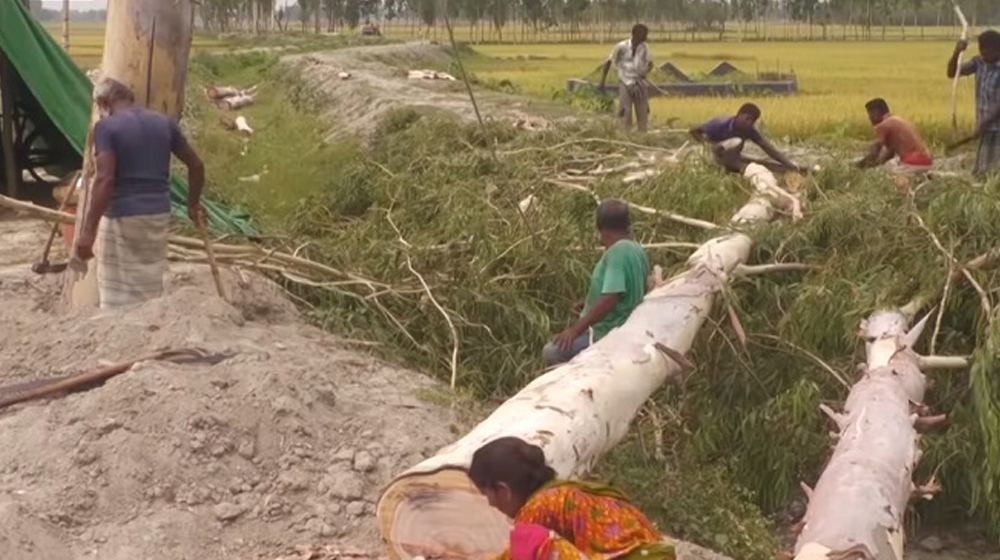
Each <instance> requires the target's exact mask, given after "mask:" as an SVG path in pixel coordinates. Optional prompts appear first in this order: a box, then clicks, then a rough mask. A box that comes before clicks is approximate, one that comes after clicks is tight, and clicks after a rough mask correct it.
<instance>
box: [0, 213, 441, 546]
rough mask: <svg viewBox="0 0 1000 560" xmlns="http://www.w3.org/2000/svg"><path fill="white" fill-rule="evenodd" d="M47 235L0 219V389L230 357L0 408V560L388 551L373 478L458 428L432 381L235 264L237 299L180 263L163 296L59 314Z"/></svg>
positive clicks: (40, 228) (36, 226)
mask: <svg viewBox="0 0 1000 560" xmlns="http://www.w3.org/2000/svg"><path fill="white" fill-rule="evenodd" d="M15 232H16V236H17V241H18V242H17V244H16V245H15V244H12V243H7V241H8V239H11V240H13V239H14V237H13V236H14V233H15ZM46 235H47V227H46V226H44V225H42V224H40V223H37V222H26V221H6V222H0V236H2V237H3V239H4V240H5V243H4V249H3V250H2V251H0V259H2V260H0V300H2V301H3V305H2V306H0V329H2V332H0V337H2V339H3V344H2V348H0V364H2V368H0V386H2V385H8V384H10V383H13V382H18V381H24V380H28V379H37V378H42V377H47V376H52V375H58V374H62V373H71V372H78V371H82V370H87V369H92V368H94V367H95V366H98V365H99V364H100V363H101V362H103V361H112V362H117V361H125V360H131V359H135V358H136V357H139V356H141V355H144V354H148V353H150V352H152V351H155V350H157V349H160V348H189V347H198V348H203V349H205V350H208V351H210V352H213V353H225V354H231V357H230V358H228V359H226V360H225V361H223V362H221V363H219V364H218V365H214V366H210V365H191V364H189V365H176V364H171V363H163V362H144V363H140V364H138V365H136V366H135V367H133V368H132V370H131V371H129V372H128V373H126V374H124V375H121V376H118V377H116V378H113V379H111V380H110V381H108V382H107V383H106V384H105V385H104V386H102V387H99V388H96V389H93V390H91V391H88V392H85V393H77V394H72V395H69V396H66V397H64V398H59V399H55V400H52V401H49V402H37V403H30V404H25V405H18V406H15V407H12V408H9V409H6V410H2V411H0V558H3V559H4V560H21V559H31V560H38V559H39V558H44V559H46V560H59V559H71V558H101V559H106V560H117V559H122V560H125V559H129V560H137V559H145V558H149V559H159V558H163V559H167V558H169V559H173V560H181V559H195V558H198V559H204V558H260V557H265V558H273V557H275V556H276V555H278V554H283V553H287V552H288V551H290V550H291V549H292V547H293V546H294V545H298V544H302V543H317V542H319V543H329V542H337V543H343V544H344V545H345V546H347V545H351V546H355V547H360V548H361V549H364V550H370V551H377V550H379V546H378V537H377V531H376V528H375V519H374V516H373V515H372V514H373V511H374V501H375V500H376V498H377V496H378V491H379V489H380V488H381V487H382V485H383V484H384V483H385V482H386V481H387V480H388V479H389V478H390V477H391V476H392V474H393V473H398V472H400V471H401V470H402V469H403V468H404V467H406V466H409V465H411V464H414V463H416V462H418V461H420V460H421V459H422V458H423V457H425V456H428V455H429V454H431V453H432V452H433V451H434V450H436V449H437V448H439V447H440V446H442V445H444V444H447V443H449V442H450V440H451V439H453V438H454V436H453V435H452V434H450V433H449V430H448V429H447V427H446V426H447V418H448V412H447V411H446V410H442V409H440V408H439V407H438V406H436V405H433V404H429V403H428V402H427V400H428V397H433V395H434V393H435V391H437V388H436V385H435V383H434V382H432V381H431V380H429V379H427V378H425V377H423V376H421V375H419V374H416V373H413V372H408V371H403V370H400V369H398V368H395V367H392V366H388V365H386V364H383V363H381V362H379V361H377V360H375V359H374V358H371V357H368V356H365V355H363V354H359V353H356V352H352V351H348V350H346V349H345V345H344V344H342V343H340V342H338V341H337V339H335V338H333V337H331V336H330V335H328V334H326V333H324V332H322V331H319V330H317V329H315V328H312V327H309V326H306V325H305V324H304V323H303V321H302V320H301V319H300V318H299V317H298V316H297V313H296V310H295V308H294V307H293V306H292V305H291V304H290V303H289V302H288V301H287V300H286V299H284V297H283V296H282V294H281V293H280V291H279V289H278V288H277V287H275V286H274V285H273V284H270V283H269V282H267V281H265V280H263V279H261V278H258V277H249V278H247V281H246V282H242V281H241V279H240V278H239V277H237V276H235V275H232V276H227V278H226V280H227V284H228V286H227V288H228V293H229V294H232V295H231V296H230V299H231V300H232V301H233V302H234V303H233V304H230V303H226V302H224V301H222V300H220V299H219V298H218V297H216V296H215V294H214V287H213V285H212V281H211V277H210V274H209V273H208V271H207V269H202V268H197V267H191V266H181V267H174V268H172V270H171V272H170V275H169V288H168V294H167V295H166V296H165V297H164V298H162V299H159V300H155V301H151V302H148V303H146V304H144V305H142V306H140V307H138V308H136V309H132V310H128V311H126V312H117V313H109V312H100V311H97V310H92V311H86V312H73V313H66V312H62V311H59V309H60V308H59V307H58V306H57V305H54V302H58V298H59V291H60V285H61V282H60V279H59V278H57V277H41V278H40V277H38V276H36V275H34V274H33V273H32V272H31V271H30V269H29V266H30V263H31V262H33V261H34V260H36V259H37V258H38V252H40V248H41V246H42V245H43V244H44V238H45V236H46ZM9 236H10V237H9ZM18 247H19V248H21V250H20V251H17V250H15V249H16V248H18ZM0 391H2V389H0ZM422 397H423V399H422ZM431 400H433V399H431Z"/></svg>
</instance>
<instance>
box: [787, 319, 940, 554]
mask: <svg viewBox="0 0 1000 560" xmlns="http://www.w3.org/2000/svg"><path fill="white" fill-rule="evenodd" d="M926 322H927V318H924V319H923V320H922V321H920V322H919V323H918V324H917V325H915V326H914V327H913V328H912V329H909V330H907V327H908V325H909V318H908V317H907V316H906V315H905V314H904V313H903V312H901V311H878V312H876V313H873V314H872V315H871V316H870V317H869V318H868V320H867V321H864V322H863V323H862V325H861V336H862V337H863V338H864V340H865V350H866V353H867V368H866V370H865V372H864V374H863V375H862V377H861V379H860V380H859V381H858V382H857V383H856V384H855V385H854V386H853V387H852V389H851V392H850V394H849V395H848V396H847V402H846V403H845V404H844V411H843V412H840V413H837V412H834V411H833V410H831V409H829V408H826V407H823V410H824V412H825V413H826V414H827V415H828V416H830V418H831V419H832V420H833V422H834V423H836V425H837V428H838V430H839V432H840V436H839V438H838V443H837V446H836V448H835V449H834V452H833V456H832V457H831V458H830V461H829V463H827V466H826V468H825V469H824V470H823V474H822V475H821V476H820V479H819V482H818V483H817V484H816V488H815V490H812V491H811V493H810V494H811V495H810V496H809V507H808V509H807V510H806V515H805V518H803V520H802V522H803V526H802V532H801V534H800V535H799V538H798V541H797V542H796V545H795V560H821V559H822V560H826V559H827V558H854V557H855V556H851V554H852V553H853V554H856V557H858V558H874V559H878V560H902V558H903V543H904V540H905V539H904V536H903V516H904V513H905V511H906V508H907V506H908V504H909V502H910V499H911V495H913V493H914V484H913V482H912V474H913V468H914V466H915V465H916V463H917V461H918V460H919V457H920V450H919V447H918V442H919V436H918V435H917V432H916V430H915V429H914V424H915V423H916V421H917V420H918V419H919V417H918V415H917V414H914V413H913V407H914V406H917V405H922V403H923V399H924V390H925V388H926V382H925V379H924V374H923V373H922V372H921V370H920V356H919V355H917V353H916V352H915V351H914V350H913V345H914V343H916V341H917V339H918V338H919V337H920V333H921V332H922V331H923V328H924V325H925V324H926Z"/></svg>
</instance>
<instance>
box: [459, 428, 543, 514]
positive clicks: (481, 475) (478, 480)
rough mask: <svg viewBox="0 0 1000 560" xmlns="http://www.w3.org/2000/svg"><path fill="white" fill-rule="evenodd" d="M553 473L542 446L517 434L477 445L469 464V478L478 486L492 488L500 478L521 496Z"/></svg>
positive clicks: (527, 495)
mask: <svg viewBox="0 0 1000 560" xmlns="http://www.w3.org/2000/svg"><path fill="white" fill-rule="evenodd" d="M555 477H556V471H555V470H553V469H552V467H550V466H548V465H546V464H545V453H543V452H542V448H541V447H538V446H537V445H532V444H530V443H528V442H526V441H524V440H521V439H518V438H516V437H502V438H499V439H495V440H493V441H491V442H489V443H487V444H486V445H484V446H482V447H480V448H479V449H477V450H476V452H475V453H473V454H472V464H471V465H469V478H470V479H472V483H473V484H475V485H476V487H477V488H495V487H496V486H497V485H498V484H499V483H501V482H502V483H504V484H506V485H507V486H508V487H509V488H510V490H511V492H512V493H513V494H514V495H515V496H516V497H517V498H519V499H522V500H526V499H528V497H529V496H531V495H532V494H534V493H535V491H536V490H538V489H539V488H541V487H542V486H543V485H545V484H546V483H548V482H550V481H551V480H552V479H553V478H555Z"/></svg>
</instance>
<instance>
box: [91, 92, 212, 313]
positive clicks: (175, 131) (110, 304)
mask: <svg viewBox="0 0 1000 560" xmlns="http://www.w3.org/2000/svg"><path fill="white" fill-rule="evenodd" d="M94 102H95V103H96V105H97V107H98V109H99V111H100V113H101V117H102V118H101V120H99V121H98V122H97V123H96V124H95V125H94V132H93V135H94V149H95V151H96V153H97V157H96V167H97V172H96V174H95V175H96V176H95V177H94V179H93V182H92V184H91V185H90V189H91V193H90V196H89V197H88V201H87V205H86V208H84V214H83V216H82V222H81V227H80V235H79V237H78V238H77V240H76V256H77V257H78V258H79V259H81V260H83V261H87V260H90V259H92V258H94V256H95V251H94V245H95V244H98V246H99V250H98V251H97V252H96V253H97V284H98V292H99V294H100V307H101V308H102V309H107V308H114V307H121V306H125V305H132V304H136V303H141V302H143V301H146V300H149V299H152V298H156V297H159V296H160V295H161V294H162V292H163V275H164V273H165V272H166V266H167V238H168V236H169V233H170V156H171V154H173V155H176V156H177V158H178V159H180V160H181V161H182V162H184V164H185V165H186V166H187V168H188V182H189V185H190V190H189V193H188V212H189V215H190V217H191V219H192V220H193V221H194V222H195V223H196V224H199V225H202V224H204V213H203V211H202V208H201V191H202V188H203V186H204V184H205V166H204V165H203V164H202V162H201V159H200V158H199V157H198V154H197V153H195V151H194V150H193V149H192V148H191V145H190V144H188V142H187V139H185V138H184V135H183V134H182V133H181V130H180V127H179V126H178V125H177V122H176V121H175V120H174V119H171V118H169V117H167V116H166V115H163V114H160V113H156V112H153V111H150V110H148V109H144V108H142V107H138V106H136V105H135V104H134V103H135V98H134V96H133V94H132V91H131V90H130V89H129V88H128V86H126V85H125V84H123V83H121V82H119V81H117V80H114V79H111V78H103V79H101V80H100V81H99V82H98V83H97V84H96V85H95V86H94Z"/></svg>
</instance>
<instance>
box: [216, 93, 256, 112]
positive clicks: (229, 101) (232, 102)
mask: <svg viewBox="0 0 1000 560" xmlns="http://www.w3.org/2000/svg"><path fill="white" fill-rule="evenodd" d="M254 101H256V99H255V98H254V96H253V95H250V94H248V93H238V94H236V95H234V96H232V97H225V98H223V99H220V100H219V101H218V102H217V104H218V106H219V108H220V109H227V110H229V111H235V110H236V109H242V108H243V107H246V106H247V105H252V104H253V103H254Z"/></svg>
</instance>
